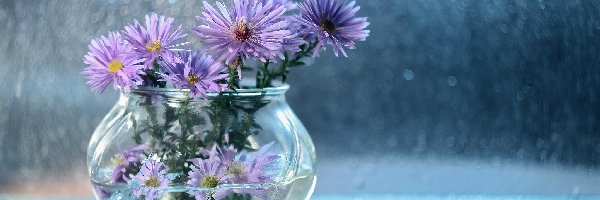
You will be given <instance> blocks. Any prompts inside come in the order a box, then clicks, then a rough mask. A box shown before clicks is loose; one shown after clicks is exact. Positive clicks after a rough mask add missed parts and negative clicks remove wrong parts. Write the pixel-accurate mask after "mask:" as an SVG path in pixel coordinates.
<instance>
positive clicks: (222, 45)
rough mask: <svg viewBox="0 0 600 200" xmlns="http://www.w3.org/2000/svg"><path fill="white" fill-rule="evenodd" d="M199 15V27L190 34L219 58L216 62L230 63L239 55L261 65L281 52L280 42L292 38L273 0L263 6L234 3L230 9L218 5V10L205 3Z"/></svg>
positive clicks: (248, 1) (282, 8)
mask: <svg viewBox="0 0 600 200" xmlns="http://www.w3.org/2000/svg"><path fill="white" fill-rule="evenodd" d="M203 3H204V9H205V10H204V12H202V16H198V17H197V18H198V20H199V21H200V23H201V25H200V26H197V27H194V28H193V31H194V32H195V33H196V34H197V35H199V36H200V37H201V38H203V40H202V43H203V44H204V45H205V46H206V47H207V48H208V49H211V50H213V51H216V52H217V54H218V55H219V56H218V58H217V60H219V61H223V60H224V61H225V62H226V64H232V63H233V62H234V61H236V58H238V57H239V56H241V57H244V58H247V57H252V58H257V59H259V60H261V61H263V62H265V61H266V60H267V59H272V58H274V57H275V56H277V55H278V54H279V53H281V50H282V43H283V42H284V40H285V39H286V38H291V37H292V33H291V32H290V31H289V30H288V29H287V27H288V21H287V20H286V19H285V18H284V17H283V14H284V13H285V11H286V8H285V6H284V5H279V6H276V5H275V4H274V3H273V1H272V0H268V1H267V2H266V3H265V4H262V3H259V2H257V1H255V0H234V1H233V6H232V8H231V9H228V8H227V7H225V5H223V4H222V3H220V2H217V8H218V9H219V11H217V10H216V9H215V8H213V7H212V6H211V5H210V4H208V3H207V2H203Z"/></svg>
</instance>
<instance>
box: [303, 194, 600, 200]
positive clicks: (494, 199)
mask: <svg viewBox="0 0 600 200" xmlns="http://www.w3.org/2000/svg"><path fill="white" fill-rule="evenodd" d="M506 199H509V200H595V199H600V196H522V195H493V196H490V195H394V194H388V195H320V196H317V197H315V198H313V200H506Z"/></svg>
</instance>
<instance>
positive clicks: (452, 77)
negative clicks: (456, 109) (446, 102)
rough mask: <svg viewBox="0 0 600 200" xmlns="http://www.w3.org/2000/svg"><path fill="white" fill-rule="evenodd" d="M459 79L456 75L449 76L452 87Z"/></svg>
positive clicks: (449, 83)
mask: <svg viewBox="0 0 600 200" xmlns="http://www.w3.org/2000/svg"><path fill="white" fill-rule="evenodd" d="M456 83H457V80H456V77H455V76H448V85H449V86H450V87H454V86H456Z"/></svg>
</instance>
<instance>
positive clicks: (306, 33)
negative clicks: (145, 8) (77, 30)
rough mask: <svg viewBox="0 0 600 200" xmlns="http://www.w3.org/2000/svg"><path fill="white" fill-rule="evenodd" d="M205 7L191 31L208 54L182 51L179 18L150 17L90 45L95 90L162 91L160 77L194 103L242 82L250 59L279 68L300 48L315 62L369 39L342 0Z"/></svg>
mask: <svg viewBox="0 0 600 200" xmlns="http://www.w3.org/2000/svg"><path fill="white" fill-rule="evenodd" d="M203 7H204V11H203V12H202V16H198V17H197V19H198V22H199V24H198V25H197V26H195V27H194V28H192V30H191V31H192V32H193V33H194V34H195V35H197V36H199V37H200V38H201V39H202V41H201V42H202V44H203V46H204V48H205V49H204V50H202V51H193V52H192V51H191V50H189V49H185V48H182V46H184V45H187V44H188V42H182V41H183V39H185V38H186V37H187V34H184V33H183V30H182V28H181V26H179V27H176V28H175V26H174V25H173V22H174V20H173V18H169V17H164V16H158V14H156V13H152V14H150V15H148V16H146V18H145V26H144V25H142V24H140V23H139V22H138V21H137V20H135V21H134V23H133V24H129V25H128V26H126V27H125V28H124V30H122V31H120V32H110V33H109V34H108V36H102V37H100V38H98V39H94V40H92V41H91V44H90V45H89V50H90V52H89V53H88V54H87V55H86V56H85V57H84V63H85V64H87V65H88V67H87V68H86V69H85V70H84V71H83V74H85V75H87V77H88V82H87V83H88V84H89V85H90V86H91V89H92V91H94V92H95V93H101V92H102V91H104V90H105V89H106V87H107V86H108V85H110V84H111V83H112V85H113V87H114V89H115V90H117V89H118V88H120V89H121V91H123V92H129V91H130V90H131V89H136V88H137V87H138V86H156V84H155V83H153V82H152V81H151V80H153V79H150V78H152V77H156V79H154V80H155V81H156V80H158V81H163V82H165V81H166V82H167V83H170V84H172V85H173V86H174V87H176V88H180V89H189V90H190V96H191V97H205V95H204V94H205V93H207V92H221V91H223V90H225V89H227V87H228V84H227V83H228V82H231V80H236V79H232V78H237V80H239V79H241V78H242V73H241V66H242V65H243V63H244V61H245V60H247V59H250V60H258V61H260V62H263V63H267V64H268V63H269V62H276V61H275V60H276V59H282V60H283V59H285V58H284V57H285V56H284V55H293V54H294V53H298V52H300V51H304V50H303V49H301V48H300V47H301V46H302V45H311V46H313V47H314V48H311V49H310V51H311V53H312V55H313V57H316V56H318V55H319V51H321V50H326V46H327V45H330V46H332V48H333V52H334V53H335V55H336V56H337V55H338V54H339V53H340V52H341V53H342V54H343V55H344V56H347V55H346V52H345V50H344V48H348V49H354V48H355V41H364V40H365V39H366V38H367V37H368V35H369V30H365V28H366V27H367V26H368V25H369V23H368V22H367V19H366V18H359V17H355V14H356V12H357V11H358V10H359V7H355V6H354V2H345V1H344V0H304V2H301V3H298V4H296V3H294V2H292V1H290V0H234V1H233V3H232V4H230V5H229V6H226V4H224V3H220V2H217V3H216V8H215V7H213V6H211V5H210V4H209V3H207V2H203ZM296 11H297V12H296ZM292 12H293V13H295V14H291V13H292ZM186 52H187V53H186ZM213 57H214V58H213ZM230 70H234V71H237V73H231V71H230ZM232 75H233V76H237V77H232Z"/></svg>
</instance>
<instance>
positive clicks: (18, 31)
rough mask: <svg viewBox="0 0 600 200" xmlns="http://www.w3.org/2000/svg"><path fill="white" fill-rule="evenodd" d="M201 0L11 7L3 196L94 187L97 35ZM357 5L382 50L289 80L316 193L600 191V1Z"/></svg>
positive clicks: (13, 1) (0, 103)
mask: <svg viewBox="0 0 600 200" xmlns="http://www.w3.org/2000/svg"><path fill="white" fill-rule="evenodd" d="M200 3H201V2H199V1H181V0H180V1H164V0H163V1H135V0H129V1H126V0H112V1H83V2H82V1H73V0H67V1H56V0H50V1H29V0H18V1H17V0H4V1H2V2H0V36H1V38H0V86H1V90H0V191H2V190H1V189H2V188H7V187H9V186H10V185H11V184H15V183H16V182H36V181H38V180H39V179H42V180H47V179H57V178H63V179H70V178H72V179H76V181H83V182H85V181H86V180H85V179H86V177H85V174H86V171H85V160H84V159H85V150H86V148H87V142H88V140H89V137H90V135H91V133H92V131H93V129H94V127H95V126H96V125H97V123H98V122H99V121H100V120H101V118H102V117H103V116H104V115H105V114H106V113H107V112H108V110H109V109H110V107H111V106H112V105H113V104H114V102H115V100H116V98H117V94H116V93H115V92H107V93H106V94H104V95H102V96H95V95H92V94H91V92H90V91H89V89H88V88H87V86H86V85H85V83H84V82H85V80H84V79H83V76H82V75H81V74H80V71H81V69H82V68H83V67H85V66H84V64H83V62H82V57H83V55H84V54H85V53H86V52H87V44H88V42H89V40H91V39H92V38H94V37H97V36H99V35H103V34H105V33H106V32H107V31H109V30H118V29H120V28H121V27H122V26H124V25H125V24H126V23H127V22H129V21H130V20H131V19H133V18H137V19H141V18H142V17H143V15H144V14H146V13H147V12H150V11H157V12H159V13H161V14H165V15H170V16H173V17H175V18H176V19H177V22H179V23H183V24H185V25H184V26H185V27H187V28H189V27H190V25H191V24H194V22H195V20H194V17H193V16H195V15H199V14H200V12H201V8H200ZM357 4H358V5H360V6H361V7H362V8H361V11H359V15H361V16H368V17H369V21H370V22H371V25H370V26H369V29H370V30H371V36H370V37H369V38H368V40H367V41H366V42H361V43H359V44H358V49H357V50H353V51H350V52H349V57H348V58H336V57H335V56H333V53H332V52H331V51H330V52H327V53H324V54H322V55H324V56H322V57H321V58H320V59H319V60H317V61H316V62H315V64H314V65H313V66H309V67H306V68H301V69H297V70H294V71H293V72H292V74H291V76H290V78H289V82H290V84H292V89H291V90H290V91H289V93H288V100H289V102H290V104H291V106H292V107H293V108H294V110H295V112H296V113H297V114H298V116H299V117H300V118H301V119H302V120H303V122H304V123H305V126H306V127H307V129H308V130H309V132H310V133H311V135H312V136H313V140H314V142H315V144H316V146H317V151H318V156H319V170H320V171H319V178H320V180H319V185H318V187H317V192H321V193H329V192H372V193H377V192H409V193H543V194H555V193H598V192H600V171H599V168H600V167H599V164H600V119H599V117H600V56H599V54H600V36H599V35H598V34H599V33H600V2H599V1H593V0H587V1H586V0H580V1H575V0H573V1H558V0H556V1H546V0H536V1H533V0H531V1H528V0H515V1H493V0H418V1H411V0H401V1H385V0H372V1H366V0H363V1H358V2H357ZM191 38H193V39H195V37H194V36H192V37H191ZM499 174H500V175H499ZM40 177H42V178H40ZM474 177H476V178H474ZM348 180H350V181H348ZM482 185H483V186H482Z"/></svg>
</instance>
